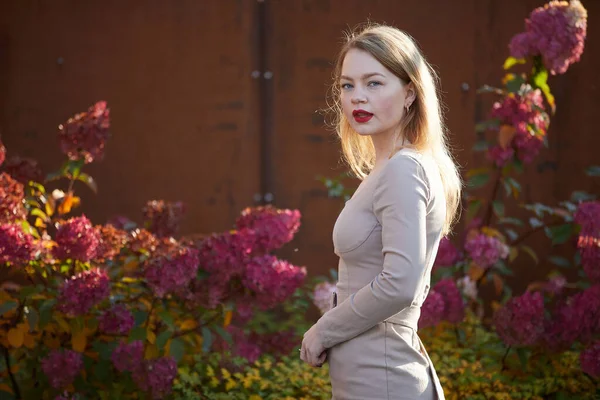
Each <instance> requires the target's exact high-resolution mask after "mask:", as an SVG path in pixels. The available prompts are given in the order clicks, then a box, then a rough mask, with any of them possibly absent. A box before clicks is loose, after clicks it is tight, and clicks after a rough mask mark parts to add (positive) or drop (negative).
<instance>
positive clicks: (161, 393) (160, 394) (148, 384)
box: [133, 357, 177, 399]
mask: <svg viewBox="0 0 600 400" xmlns="http://www.w3.org/2000/svg"><path fill="white" fill-rule="evenodd" d="M176 376H177V362H176V361H175V359H174V358H173V357H162V358H158V359H154V360H144V361H143V362H142V364H141V366H140V367H139V368H136V369H135V370H134V371H133V380H134V381H135V383H136V384H137V385H138V387H139V388H140V389H142V390H144V391H146V392H149V393H150V394H151V396H152V398H153V399H162V398H164V397H165V396H166V395H168V394H169V393H171V389H172V388H173V381H174V380H175V377H176Z"/></svg>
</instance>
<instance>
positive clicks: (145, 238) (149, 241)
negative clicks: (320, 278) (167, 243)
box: [128, 229, 159, 255]
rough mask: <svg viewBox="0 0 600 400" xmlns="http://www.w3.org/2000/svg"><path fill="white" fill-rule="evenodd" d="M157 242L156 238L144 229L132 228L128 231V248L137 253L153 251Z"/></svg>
mask: <svg viewBox="0 0 600 400" xmlns="http://www.w3.org/2000/svg"><path fill="white" fill-rule="evenodd" d="M158 243H159V242H158V239H157V238H156V237H155V236H154V235H153V234H151V233H150V232H148V231H147V230H145V229H134V230H133V231H131V232H129V238H128V244H129V246H128V247H129V250H131V251H132V252H133V253H135V254H137V255H141V254H145V255H147V254H149V253H153V252H154V251H155V250H156V246H157V245H158Z"/></svg>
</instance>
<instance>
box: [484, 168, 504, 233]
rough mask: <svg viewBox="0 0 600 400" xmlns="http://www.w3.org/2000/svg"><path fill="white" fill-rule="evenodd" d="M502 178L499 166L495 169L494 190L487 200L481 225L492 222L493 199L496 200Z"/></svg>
mask: <svg viewBox="0 0 600 400" xmlns="http://www.w3.org/2000/svg"><path fill="white" fill-rule="evenodd" d="M501 178H502V170H501V169H500V168H497V169H496V180H495V182H494V190H493V191H492V196H491V198H490V201H489V202H488V205H487V209H486V210H485V215H484V217H483V220H482V225H483V226H489V225H490V223H491V222H492V215H493V211H494V201H495V200H496V196H497V195H498V189H499V188H500V180H501Z"/></svg>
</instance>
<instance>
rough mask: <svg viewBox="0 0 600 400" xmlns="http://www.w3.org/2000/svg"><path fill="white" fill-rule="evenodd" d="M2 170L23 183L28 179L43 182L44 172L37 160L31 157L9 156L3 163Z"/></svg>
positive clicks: (26, 182) (27, 181)
mask: <svg viewBox="0 0 600 400" xmlns="http://www.w3.org/2000/svg"><path fill="white" fill-rule="evenodd" d="M4 171H6V173H7V174H9V175H10V176H12V177H13V179H15V180H16V181H18V182H21V183H22V184H23V185H26V184H28V183H29V181H34V182H39V183H41V182H43V180H44V174H43V173H42V169H41V168H40V167H39V165H38V163H37V161H35V160H33V159H31V158H22V157H19V156H11V157H9V158H8V159H7V160H6V162H5V163H4Z"/></svg>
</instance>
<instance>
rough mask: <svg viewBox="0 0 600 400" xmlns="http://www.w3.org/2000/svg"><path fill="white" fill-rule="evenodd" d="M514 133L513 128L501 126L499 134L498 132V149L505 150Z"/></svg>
mask: <svg viewBox="0 0 600 400" xmlns="http://www.w3.org/2000/svg"><path fill="white" fill-rule="evenodd" d="M516 132H517V130H516V129H515V127H514V126H512V125H502V126H501V127H500V132H498V144H500V147H502V148H503V149H506V148H507V147H508V145H509V144H510V141H511V140H512V138H513V137H514V136H515V133H516Z"/></svg>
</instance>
